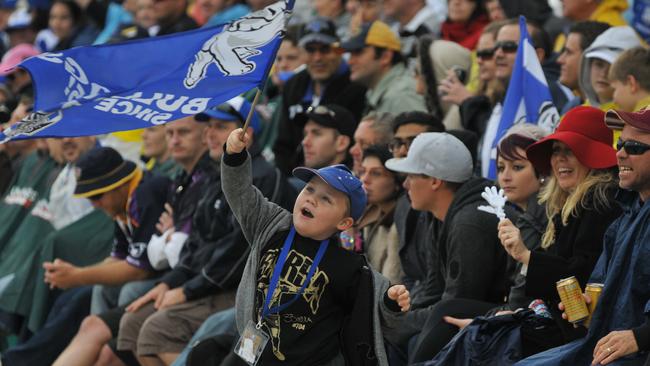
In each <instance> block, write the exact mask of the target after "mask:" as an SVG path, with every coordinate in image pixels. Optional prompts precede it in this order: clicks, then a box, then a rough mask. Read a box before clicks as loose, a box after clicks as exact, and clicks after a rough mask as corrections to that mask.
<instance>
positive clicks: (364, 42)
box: [341, 20, 402, 52]
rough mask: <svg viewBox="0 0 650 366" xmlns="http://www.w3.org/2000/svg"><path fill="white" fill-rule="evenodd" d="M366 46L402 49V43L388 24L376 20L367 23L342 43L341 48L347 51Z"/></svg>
mask: <svg viewBox="0 0 650 366" xmlns="http://www.w3.org/2000/svg"><path fill="white" fill-rule="evenodd" d="M366 46H374V47H379V48H386V49H389V50H393V51H396V52H400V51H401V50H402V44H401V42H400V40H399V38H398V37H397V35H396V34H395V32H393V30H392V29H390V27H389V26H388V24H386V23H384V22H381V21H379V20H376V21H374V22H372V23H366V24H364V25H363V26H362V27H361V30H360V31H359V33H357V34H356V35H355V36H353V37H351V38H350V39H348V40H347V41H345V42H343V43H341V48H342V49H344V50H346V51H358V50H360V49H362V48H364V47H366Z"/></svg>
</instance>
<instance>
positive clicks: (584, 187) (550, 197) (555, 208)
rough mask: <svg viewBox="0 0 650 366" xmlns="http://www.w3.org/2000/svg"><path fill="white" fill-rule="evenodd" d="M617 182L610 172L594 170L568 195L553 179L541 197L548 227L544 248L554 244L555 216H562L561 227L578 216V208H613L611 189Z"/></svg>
mask: <svg viewBox="0 0 650 366" xmlns="http://www.w3.org/2000/svg"><path fill="white" fill-rule="evenodd" d="M616 185H617V182H616V178H615V175H614V173H613V170H611V169H591V170H590V171H589V173H588V174H587V176H586V177H585V179H583V180H582V182H580V183H578V186H577V187H576V188H575V189H574V190H573V191H571V192H566V191H564V190H563V189H562V188H560V185H559V184H558V182H557V179H556V178H555V176H551V177H550V179H549V181H548V183H547V184H546V185H545V186H544V187H543V188H542V190H541V191H540V194H539V203H540V204H546V217H548V224H547V225H546V231H545V232H544V235H543V236H542V248H544V249H547V248H549V247H550V246H551V245H553V244H554V242H555V225H554V223H553V216H555V215H557V214H560V217H561V219H562V225H567V223H568V222H569V217H571V216H573V217H577V216H578V214H579V212H578V211H579V209H581V208H583V209H584V208H587V207H593V208H595V209H601V210H604V209H606V208H607V207H609V206H610V198H609V190H610V189H612V188H614V187H616Z"/></svg>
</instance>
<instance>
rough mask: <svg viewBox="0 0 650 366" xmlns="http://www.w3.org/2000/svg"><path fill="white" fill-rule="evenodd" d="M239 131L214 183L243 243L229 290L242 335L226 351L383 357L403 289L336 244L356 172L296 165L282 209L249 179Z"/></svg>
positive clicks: (283, 358) (283, 357) (346, 222)
mask: <svg viewBox="0 0 650 366" xmlns="http://www.w3.org/2000/svg"><path fill="white" fill-rule="evenodd" d="M248 138H249V137H248V135H245V134H243V131H242V130H241V129H237V130H235V131H233V132H232V133H231V134H230V136H229V137H228V141H227V143H226V149H225V150H226V152H225V154H224V156H223V159H222V163H221V174H222V188H223V191H224V193H225V195H226V198H227V200H228V203H229V204H230V207H231V208H232V210H233V212H234V214H235V216H236V217H237V220H238V221H239V223H240V225H241V228H242V231H243V232H244V235H245V236H246V239H247V240H248V242H249V243H250V245H251V252H250V254H249V257H248V261H247V263H246V268H245V270H244V275H243V277H242V280H241V283H240V286H239V289H238V291H237V326H238V330H239V333H240V334H241V335H242V337H241V339H240V341H239V342H238V344H237V346H236V347H235V353H237V354H238V355H239V356H240V357H242V358H243V359H244V360H246V361H247V362H248V363H249V364H260V365H276V364H282V365H316V364H319V365H344V364H360V362H363V360H364V358H369V359H371V358H375V357H376V359H377V360H378V361H379V364H380V365H387V364H388V362H387V359H386V354H385V350H384V346H383V338H384V337H387V338H389V339H390V337H391V336H393V335H396V334H392V333H394V332H393V329H395V328H396V327H395V325H396V322H398V321H399V318H400V316H401V313H400V310H401V311H407V310H408V309H409V307H410V298H409V293H408V291H407V290H406V288H405V287H404V286H402V285H395V286H392V287H390V288H389V283H388V280H387V279H385V278H384V277H382V276H381V275H379V274H377V273H374V272H371V271H370V270H369V269H368V266H367V264H366V262H365V260H364V259H363V257H362V256H359V255H357V254H354V253H351V252H348V251H346V250H345V249H343V248H340V247H338V246H337V244H336V243H337V234H338V233H339V232H340V231H341V230H345V229H348V228H349V227H350V226H352V224H353V223H354V221H355V220H357V219H359V217H360V216H361V214H362V212H363V209H364V207H365V206H366V201H367V199H366V194H365V192H364V191H363V188H362V184H361V182H360V181H359V180H358V179H357V178H355V177H354V176H353V175H352V174H351V173H350V171H349V170H348V169H347V168H346V167H344V166H342V165H335V166H329V167H325V168H322V169H319V170H315V169H309V168H297V169H295V170H294V175H295V176H296V177H297V178H299V179H301V180H303V181H305V182H307V185H306V186H305V188H304V189H303V190H302V191H301V192H300V195H299V196H298V198H297V200H296V203H295V205H294V209H293V214H291V213H289V212H288V211H286V210H284V209H282V208H280V207H279V206H277V205H275V204H273V203H270V202H268V201H267V200H266V199H265V198H264V197H262V195H261V194H260V193H259V192H258V191H257V190H256V189H255V188H254V187H253V186H252V184H251V165H250V157H249V156H248V153H247V152H246V150H245V147H246V141H247V140H248ZM368 309H373V311H372V312H369V311H368ZM380 314H381V315H380ZM380 318H381V320H382V323H383V324H382V323H380ZM382 330H385V331H386V332H384V333H383V334H382Z"/></svg>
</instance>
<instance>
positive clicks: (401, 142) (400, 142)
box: [388, 136, 416, 153]
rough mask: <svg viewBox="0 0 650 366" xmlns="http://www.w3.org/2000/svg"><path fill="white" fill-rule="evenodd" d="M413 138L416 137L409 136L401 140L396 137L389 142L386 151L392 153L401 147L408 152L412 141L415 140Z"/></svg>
mask: <svg viewBox="0 0 650 366" xmlns="http://www.w3.org/2000/svg"><path fill="white" fill-rule="evenodd" d="M415 137H416V136H410V137H406V138H403V139H401V138H397V137H396V138H394V139H393V141H391V142H390V144H388V150H390V152H391V153H392V152H395V151H397V150H399V149H400V148H401V147H402V146H405V147H406V150H408V149H409V147H411V144H412V143H413V140H415Z"/></svg>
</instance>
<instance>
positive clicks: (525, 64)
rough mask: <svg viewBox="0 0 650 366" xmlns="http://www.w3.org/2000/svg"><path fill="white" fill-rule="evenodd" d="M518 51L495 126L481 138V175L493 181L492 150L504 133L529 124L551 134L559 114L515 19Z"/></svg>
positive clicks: (522, 20)
mask: <svg viewBox="0 0 650 366" xmlns="http://www.w3.org/2000/svg"><path fill="white" fill-rule="evenodd" d="M519 30H520V32H521V33H520V36H519V48H518V49H517V57H516V59H515V64H514V66H513V68H512V75H511V77H510V82H509V84H508V90H507V92H506V98H505V101H504V102H503V110H502V114H501V119H500V121H499V123H498V124H492V125H489V124H488V128H487V130H486V132H485V136H484V138H483V147H482V149H481V161H482V170H483V172H482V173H483V176H485V177H487V178H489V179H496V177H497V174H496V172H497V171H496V148H497V144H498V143H499V140H501V138H502V137H503V136H504V135H505V133H506V131H507V130H508V129H509V128H510V127H512V126H513V125H515V124H518V123H526V122H527V123H532V124H536V125H539V126H540V127H543V128H545V129H546V130H548V131H549V132H552V131H554V130H555V128H556V127H557V124H558V122H559V121H560V115H559V113H558V111H557V108H555V105H554V104H553V100H552V99H551V92H550V91H549V89H548V84H547V82H546V77H545V76H544V72H543V71H542V66H541V65H540V63H539V59H538V58H537V53H536V52H535V47H533V45H532V43H531V42H530V38H529V36H528V29H527V28H526V18H524V17H523V16H519Z"/></svg>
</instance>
